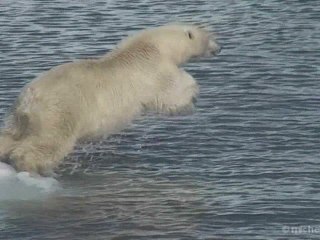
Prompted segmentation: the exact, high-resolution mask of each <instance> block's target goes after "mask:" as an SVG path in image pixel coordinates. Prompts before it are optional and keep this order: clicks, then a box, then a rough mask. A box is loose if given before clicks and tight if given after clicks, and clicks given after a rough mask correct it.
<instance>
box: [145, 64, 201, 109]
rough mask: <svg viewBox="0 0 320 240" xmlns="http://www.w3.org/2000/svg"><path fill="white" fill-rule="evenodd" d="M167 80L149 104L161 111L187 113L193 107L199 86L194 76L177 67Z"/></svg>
mask: <svg viewBox="0 0 320 240" xmlns="http://www.w3.org/2000/svg"><path fill="white" fill-rule="evenodd" d="M169 78H170V79H168V81H167V86H166V87H165V88H164V89H163V90H161V92H159V93H158V94H157V96H156V97H155V99H154V102H152V104H151V105H150V107H151V109H155V110H156V111H158V112H161V113H169V114H177V113H187V112H190V111H191V110H192V109H193V102H194V100H195V99H196V97H197V95H198V92H199V87H198V84H197V83H196V81H195V80H194V78H193V77H192V76H191V75H190V74H188V73H187V72H185V71H184V70H182V69H178V70H177V71H176V72H175V73H174V74H172V75H171V76H170V77H169Z"/></svg>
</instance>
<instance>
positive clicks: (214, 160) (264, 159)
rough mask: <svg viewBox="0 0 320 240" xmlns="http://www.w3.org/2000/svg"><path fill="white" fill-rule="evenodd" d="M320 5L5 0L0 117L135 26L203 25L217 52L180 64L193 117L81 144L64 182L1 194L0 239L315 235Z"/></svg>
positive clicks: (140, 125) (140, 123) (149, 122)
mask: <svg viewBox="0 0 320 240" xmlns="http://www.w3.org/2000/svg"><path fill="white" fill-rule="evenodd" d="M319 13H320V3H319V1H317V0H315V1H311V0H310V1H298V0H292V1H280V0H273V1H257V0H256V1H232V0H227V1H218V0H211V1H189V0H181V1H158V0H153V1H151V0H150V1H149V0H145V1H129V0H125V1H112V0H110V1H98V0H91V1H62V0H60V1H31V0H28V1H9V0H2V1H1V2H0V53H1V54H0V104H1V107H0V114H1V115H0V118H1V119H3V117H4V112H5V111H6V110H7V109H8V107H9V106H10V105H11V104H12V102H13V100H14V98H15V97H16V96H17V94H18V93H19V91H20V89H21V87H22V86H23V85H24V84H25V83H27V82H29V81H31V80H32V79H33V78H34V77H35V76H37V75H38V74H40V73H41V72H43V71H45V70H47V69H50V68H51V67H52V66H56V65H59V64H61V63H64V62H67V61H71V60H73V59H75V58H88V57H93V56H95V55H102V54H104V53H105V52H107V51H109V50H110V49H112V47H113V46H114V45H115V44H116V43H117V42H118V41H119V40H120V39H121V38H123V37H125V36H126V35H128V34H130V33H132V32H134V31H136V30H139V29H143V28H146V27H150V26H158V25H162V24H164V23H167V22H175V21H184V22H194V23H205V24H206V25H207V26H208V27H209V29H211V30H213V29H214V30H215V31H216V32H217V34H218V36H219V41H220V43H221V44H222V45H223V47H224V49H223V51H222V52H221V54H220V55H219V56H218V57H217V58H214V59H209V60H202V61H200V62H194V63H190V64H188V65H187V66H186V67H185V68H186V69H187V70H188V71H189V72H190V73H191V74H192V75H193V76H194V77H195V78H196V79H197V80H198V82H199V84H200V86H201V93H200V98H199V100H198V103H197V108H196V111H195V113H194V114H193V115H189V116H176V117H169V118H168V117H160V116H147V117H146V118H145V119H140V120H137V121H136V122H135V123H134V124H133V126H132V127H131V128H130V129H128V130H126V131H124V132H122V133H121V134H119V135H116V136H113V137H111V138H109V139H103V140H99V141H97V142H92V143H88V144H82V145H79V146H78V147H77V149H76V151H75V152H74V153H73V154H71V155H70V156H68V158H67V159H66V161H65V164H64V165H63V166H61V168H60V169H59V172H58V174H59V175H58V178H57V179H58V180H59V182H60V183H61V185H62V187H63V189H62V190H61V191H59V192H57V193H54V194H52V195H49V196H47V197H46V198H44V199H43V198H41V199H36V200H17V199H16V200H12V201H3V202H1V203H0V239H19V240H20V239H21V240H27V239H39V240H40V239H55V240H56V239H245V240H249V239H319V238H320V219H319V215H320V209H319V206H320V193H319V188H320V165H319V158H320V148H319V145H320V110H319V107H320V14H319ZM0 191H1V189H0Z"/></svg>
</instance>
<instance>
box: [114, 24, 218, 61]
mask: <svg viewBox="0 0 320 240" xmlns="http://www.w3.org/2000/svg"><path fill="white" fill-rule="evenodd" d="M137 43H139V44H141V43H144V44H146V45H149V46H154V47H155V48H156V49H158V51H159V53H160V57H163V58H164V59H168V60H171V61H173V62H174V63H175V64H176V65H180V64H183V63H185V62H187V61H188V60H189V59H191V58H194V57H201V56H207V57H208V56H212V55H216V54H218V53H219V52H220V50H221V47H220V46H219V45H218V43H217V42H216V40H215V38H214V37H213V35H212V34H210V33H209V32H208V31H206V30H205V29H204V28H201V27H198V26H195V25H183V24H171V25H164V26H161V27H157V28H151V29H147V30H144V31H142V32H140V33H138V34H137V35H134V36H132V37H129V38H128V39H125V40H124V41H123V42H122V43H121V44H120V47H124V46H126V47H132V45H136V44H137Z"/></svg>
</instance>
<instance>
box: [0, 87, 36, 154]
mask: <svg viewBox="0 0 320 240" xmlns="http://www.w3.org/2000/svg"><path fill="white" fill-rule="evenodd" d="M34 98H35V97H34V91H33V90H32V89H31V88H27V89H25V90H24V91H23V94H21V96H20V97H19V98H18V99H17V101H16V103H15V104H14V106H13V109H12V111H11V113H10V114H9V115H8V117H7V118H6V119H5V124H4V128H3V129H1V131H0V159H2V158H4V157H5V156H6V155H8V154H9V153H10V152H11V151H12V150H13V149H14V148H15V146H16V145H17V144H18V143H19V141H21V140H22V139H24V138H25V137H26V136H27V135H28V132H30V131H29V130H30V126H31V124H30V123H31V118H30V117H31V110H32V105H33V104H34Z"/></svg>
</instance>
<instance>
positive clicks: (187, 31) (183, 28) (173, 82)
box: [0, 25, 219, 174]
mask: <svg viewBox="0 0 320 240" xmlns="http://www.w3.org/2000/svg"><path fill="white" fill-rule="evenodd" d="M209 37H210V36H209V33H208V32H206V31H205V30H203V29H200V28H197V27H195V26H189V25H166V26H162V27H159V28H154V29H149V30H145V31H142V32H140V33H138V34H137V35H134V36H132V37H129V38H127V39H126V40H124V41H122V42H121V43H120V44H119V45H118V46H117V47H116V49H115V50H114V51H112V52H111V53H109V54H107V55H105V56H103V57H101V58H97V59H94V60H80V61H75V62H72V63H67V64H63V65H61V66H58V67H55V68H53V69H51V70H50V71H48V72H46V73H44V74H42V75H41V76H40V77H38V78H36V79H35V80H34V81H32V82H31V83H29V84H27V85H26V86H25V88H24V89H23V91H22V93H21V95H20V96H19V98H18V99H17V102H16V105H15V107H14V111H13V112H12V113H11V114H10V115H9V117H8V119H7V123H6V127H5V128H4V129H3V131H2V135H1V136H0V156H1V155H2V156H5V155H6V156H7V157H8V159H9V160H10V161H11V164H12V165H14V166H15V167H16V168H17V169H18V170H23V171H30V172H38V173H39V172H40V173H42V174H43V173H46V172H47V171H50V170H52V169H53V168H54V167H56V166H57V165H58V164H59V162H60V161H61V160H62V159H63V157H64V156H65V155H66V154H68V153H69V152H70V151H72V149H73V147H74V145H75V143H76V141H77V140H79V139H82V138H87V137H93V136H95V135H101V134H103V135H110V134H112V133H115V132H117V131H119V130H121V129H122V128H124V127H125V126H126V125H127V124H128V123H130V122H131V121H132V120H133V119H134V118H135V117H136V116H137V115H139V114H140V113H141V112H142V111H143V110H152V111H158V112H165V113H175V112H179V111H181V110H183V109H188V108H192V99H193V98H194V97H196V95H197V94H198V86H197V84H196V81H195V80H194V79H193V77H192V76H191V75H189V74H188V73H186V72H185V71H184V70H183V69H181V68H179V66H180V65H181V64H183V63H185V62H186V61H188V60H189V59H190V58H192V57H196V56H203V55H207V54H208V53H215V52H217V51H218V50H219V47H218V45H217V44H216V43H215V41H214V40H212V39H211V40H210V39H209Z"/></svg>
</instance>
